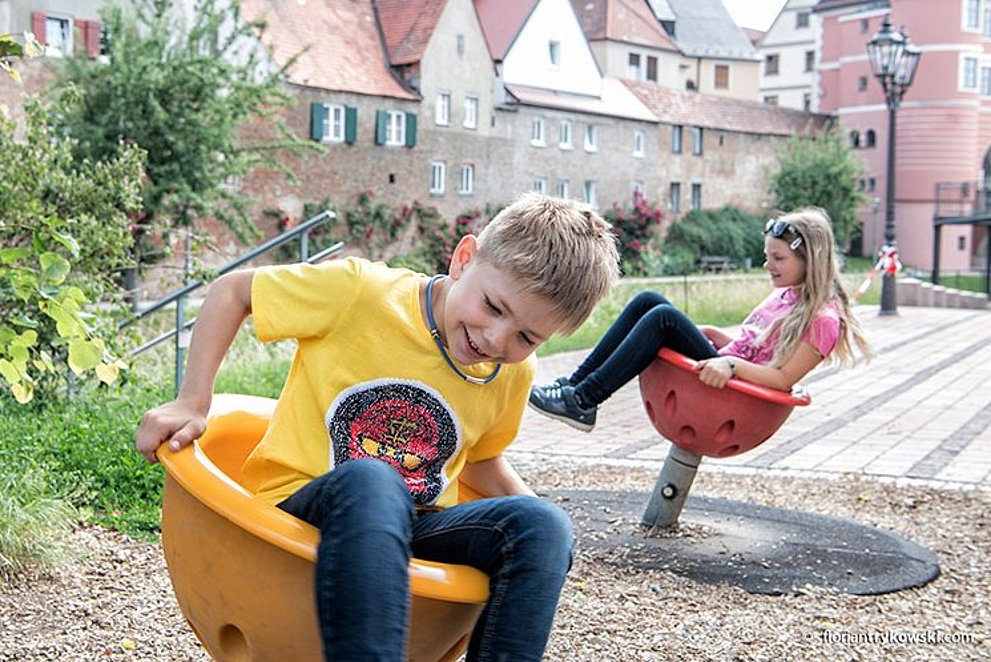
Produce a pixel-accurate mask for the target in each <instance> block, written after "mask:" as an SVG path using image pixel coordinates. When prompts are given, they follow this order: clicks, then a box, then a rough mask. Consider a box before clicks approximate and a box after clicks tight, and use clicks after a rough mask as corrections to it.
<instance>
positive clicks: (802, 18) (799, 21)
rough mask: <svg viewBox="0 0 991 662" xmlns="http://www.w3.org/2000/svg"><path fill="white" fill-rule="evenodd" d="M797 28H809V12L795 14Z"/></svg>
mask: <svg viewBox="0 0 991 662" xmlns="http://www.w3.org/2000/svg"><path fill="white" fill-rule="evenodd" d="M795 27H796V28H807V27H809V12H807V11H800V12H798V13H796V14H795Z"/></svg>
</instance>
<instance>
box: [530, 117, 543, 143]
mask: <svg viewBox="0 0 991 662" xmlns="http://www.w3.org/2000/svg"><path fill="white" fill-rule="evenodd" d="M545 128H546V126H545V123H544V118H543V117H534V118H533V121H532V122H531V123H530V144H531V145H533V146H534V147H543V146H544V145H546V144H547V143H546V142H545V139H544V133H545Z"/></svg>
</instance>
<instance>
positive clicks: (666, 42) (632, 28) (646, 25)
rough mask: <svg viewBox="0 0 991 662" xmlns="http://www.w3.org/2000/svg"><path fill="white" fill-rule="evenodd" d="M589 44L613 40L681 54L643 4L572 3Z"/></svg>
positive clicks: (639, 0) (633, 0)
mask: <svg viewBox="0 0 991 662" xmlns="http://www.w3.org/2000/svg"><path fill="white" fill-rule="evenodd" d="M571 5H572V7H574V9H575V15H576V16H578V21H579V22H580V23H581V25H582V29H583V30H584V31H585V36H586V37H587V38H588V39H589V41H599V40H604V39H607V40H610V41H622V42H626V43H628V44H637V45H639V46H648V47H651V48H659V49H661V50H667V51H676V52H677V51H678V46H677V45H676V44H675V43H674V42H673V41H672V40H671V38H670V37H669V36H668V35H667V33H666V32H665V31H664V29H663V28H661V24H660V23H659V22H658V20H657V18H656V17H655V16H654V13H653V12H652V11H651V10H650V7H648V6H647V3H646V2H644V1H643V0H571Z"/></svg>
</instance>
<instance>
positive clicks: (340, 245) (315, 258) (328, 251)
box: [126, 241, 344, 359]
mask: <svg viewBox="0 0 991 662" xmlns="http://www.w3.org/2000/svg"><path fill="white" fill-rule="evenodd" d="M342 250H344V242H343V241H339V242H337V243H336V244H333V245H331V246H328V247H327V248H325V249H323V250H322V251H320V252H319V253H316V254H314V255H311V256H310V257H308V258H306V259H305V260H303V261H304V262H307V263H309V264H316V263H317V262H320V261H322V260H325V259H327V258H328V257H330V256H331V255H333V254H334V253H339V252H340V251H342ZM196 319H197V318H195V317H194V318H193V319H191V320H188V321H187V322H186V323H185V324H183V325H182V330H183V331H186V330H187V329H191V328H193V324H195V323H196ZM176 333H178V332H177V331H176V330H175V329H171V330H169V331H166V332H165V333H162V334H160V335H158V336H155V337H154V338H152V339H151V340H148V341H147V342H144V343H142V344H141V345H139V346H138V347H135V348H134V349H132V350H131V351H130V352H128V353H127V355H126V358H129V359H130V358H133V357H135V356H137V355H138V354H142V353H143V352H146V351H147V350H149V349H151V348H152V347H155V346H156V345H160V344H162V343H163V342H165V341H166V340H168V339H170V338H172V337H173V336H174V335H175V334H176Z"/></svg>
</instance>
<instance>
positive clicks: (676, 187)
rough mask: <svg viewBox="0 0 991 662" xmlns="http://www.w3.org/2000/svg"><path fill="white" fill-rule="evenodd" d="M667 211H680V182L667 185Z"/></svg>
mask: <svg viewBox="0 0 991 662" xmlns="http://www.w3.org/2000/svg"><path fill="white" fill-rule="evenodd" d="M668 211H669V212H672V213H677V212H679V211H681V182H671V184H669V185H668Z"/></svg>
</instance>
